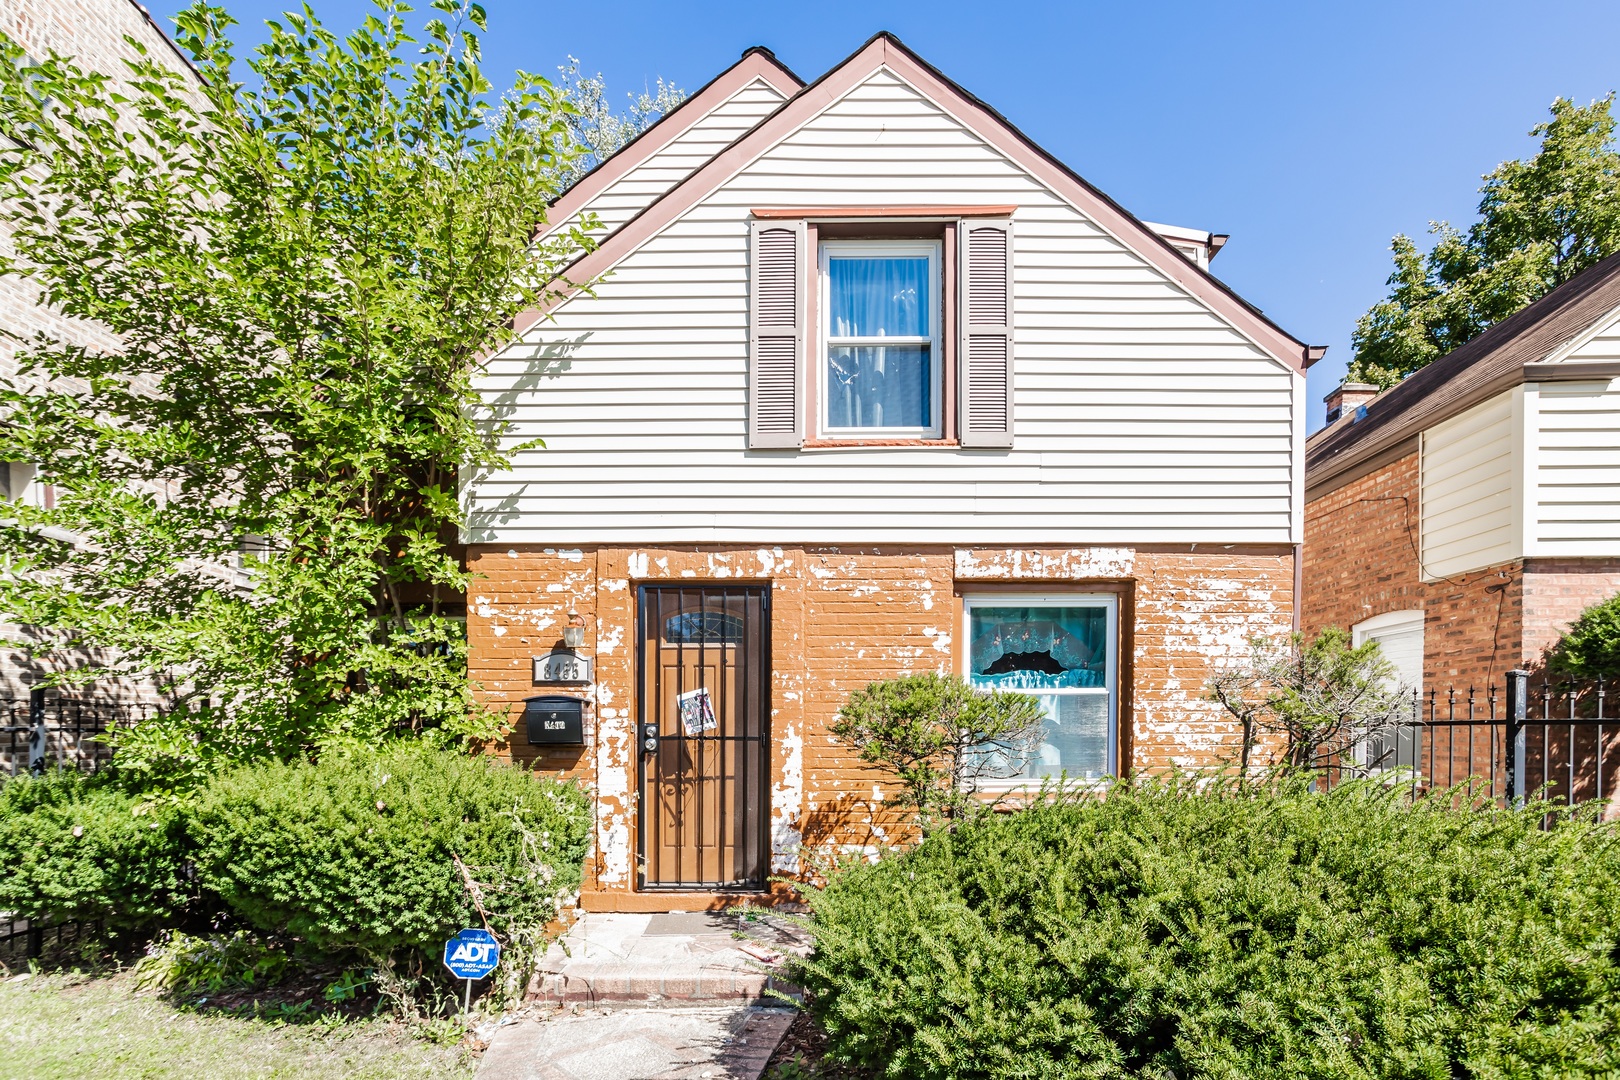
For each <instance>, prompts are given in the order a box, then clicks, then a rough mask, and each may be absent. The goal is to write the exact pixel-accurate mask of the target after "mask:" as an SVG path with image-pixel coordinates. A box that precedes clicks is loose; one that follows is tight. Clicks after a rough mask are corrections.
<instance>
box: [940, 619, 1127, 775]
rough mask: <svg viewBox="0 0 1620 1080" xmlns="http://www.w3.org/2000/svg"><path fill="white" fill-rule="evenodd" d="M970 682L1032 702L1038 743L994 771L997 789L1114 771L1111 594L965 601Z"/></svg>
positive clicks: (1114, 647)
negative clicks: (1040, 721) (1041, 714)
mask: <svg viewBox="0 0 1620 1080" xmlns="http://www.w3.org/2000/svg"><path fill="white" fill-rule="evenodd" d="M966 606H967V641H968V677H969V679H970V680H972V682H973V684H974V685H975V686H980V687H984V688H985V689H994V690H1016V691H1019V692H1021V693H1026V694H1031V695H1033V696H1035V697H1036V698H1038V699H1039V700H1040V702H1041V706H1042V708H1043V709H1044V711H1045V713H1046V731H1045V734H1044V737H1043V738H1042V740H1041V743H1040V745H1039V746H1038V747H1037V748H1036V750H1035V751H1034V752H1033V753H1032V754H1031V755H1030V756H1029V758H1028V759H1027V760H1025V761H1021V762H1015V761H1010V762H1006V763H1005V768H1003V769H999V770H998V771H999V772H1002V773H1003V775H1004V776H1005V777H1006V780H1004V781H1003V783H1012V784H1019V783H1023V782H1027V781H1030V780H1037V781H1038V780H1041V779H1044V778H1046V777H1057V776H1061V775H1064V774H1067V775H1068V776H1069V777H1071V778H1075V779H1088V780H1094V779H1098V778H1100V777H1103V776H1108V775H1112V774H1113V773H1114V772H1116V767H1115V755H1116V752H1117V747H1116V741H1115V737H1114V732H1115V724H1114V717H1115V714H1116V711H1117V710H1116V704H1117V696H1116V695H1117V691H1116V687H1115V670H1116V668H1117V666H1118V665H1117V664H1116V655H1115V653H1116V645H1115V640H1116V633H1115V626H1116V605H1115V601H1114V598H1113V597H1111V596H1095V597H1011V596H995V597H982V598H979V599H971V598H970V599H969V600H968V601H967V604H966Z"/></svg>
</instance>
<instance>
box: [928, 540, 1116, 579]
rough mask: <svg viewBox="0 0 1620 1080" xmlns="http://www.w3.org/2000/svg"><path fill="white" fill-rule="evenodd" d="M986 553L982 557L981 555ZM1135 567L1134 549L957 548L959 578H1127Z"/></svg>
mask: <svg viewBox="0 0 1620 1080" xmlns="http://www.w3.org/2000/svg"><path fill="white" fill-rule="evenodd" d="M981 556H983V558H981ZM1135 566H1136V551H1135V550H1134V549H1133V548H1106V547H1092V548H1072V549H1070V550H1067V551H1023V550H1019V549H1009V550H1006V551H994V552H991V551H973V550H971V549H968V548H957V549H956V576H957V577H958V578H968V579H975V578H977V579H983V578H1005V579H1018V578H1060V579H1061V578H1074V579H1079V578H1124V577H1130V576H1131V574H1132V572H1133V571H1134V569H1135Z"/></svg>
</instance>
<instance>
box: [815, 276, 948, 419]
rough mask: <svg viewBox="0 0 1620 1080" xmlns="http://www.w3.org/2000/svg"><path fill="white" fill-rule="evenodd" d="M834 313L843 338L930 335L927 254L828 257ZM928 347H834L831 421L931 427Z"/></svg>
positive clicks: (834, 330) (836, 332) (836, 331)
mask: <svg viewBox="0 0 1620 1080" xmlns="http://www.w3.org/2000/svg"><path fill="white" fill-rule="evenodd" d="M827 277H828V283H829V287H828V293H829V296H828V305H829V309H828V317H829V320H830V321H829V326H830V329H831V334H832V336H833V337H834V338H839V337H901V336H904V337H927V336H928V335H929V333H930V331H931V329H932V328H931V326H930V325H929V322H930V311H931V307H932V305H931V302H930V297H929V275H928V260H927V259H926V258H907V257H899V258H859V257H857V258H842V257H838V256H834V257H832V258H830V259H829V260H828V262H827ZM931 360H932V358H931V357H930V356H929V347H928V346H927V345H861V346H833V347H831V348H829V349H828V351H827V422H828V424H829V425H830V426H832V427H835V428H863V427H866V428H885V427H889V428H893V427H909V428H921V427H928V426H930V425H931V423H932V421H933V415H932V412H933V410H932V403H933V394H932V388H931V386H930V379H931V378H932V368H933V365H932V362H931Z"/></svg>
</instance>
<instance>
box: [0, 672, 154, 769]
mask: <svg viewBox="0 0 1620 1080" xmlns="http://www.w3.org/2000/svg"><path fill="white" fill-rule="evenodd" d="M153 708H154V707H153V706H151V705H146V704H139V703H130V702H120V701H104V700H95V699H91V698H78V697H73V696H71V695H66V694H58V693H55V692H52V691H47V690H33V691H30V692H29V695H28V697H26V698H0V720H3V721H4V723H3V725H0V773H4V774H6V775H10V776H15V775H17V774H18V773H22V772H27V771H28V770H29V769H30V768H35V767H41V766H42V767H43V768H46V769H54V768H73V769H79V770H81V771H83V772H94V771H96V770H97V769H99V768H101V767H102V766H103V765H105V764H107V762H108V761H110V760H112V747H111V746H110V745H109V744H108V742H107V740H106V739H105V738H103V736H104V735H106V734H107V733H108V732H110V731H112V730H114V729H115V728H119V727H129V726H131V725H134V724H137V723H139V722H140V721H141V719H142V718H144V717H147V716H150V715H151V714H152V711H153Z"/></svg>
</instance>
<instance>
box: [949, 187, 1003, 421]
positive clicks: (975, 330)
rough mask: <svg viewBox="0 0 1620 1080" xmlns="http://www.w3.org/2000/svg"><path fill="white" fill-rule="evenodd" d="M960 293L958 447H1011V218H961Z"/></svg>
mask: <svg viewBox="0 0 1620 1080" xmlns="http://www.w3.org/2000/svg"><path fill="white" fill-rule="evenodd" d="M958 231H959V233H960V234H961V241H960V242H961V245H962V247H961V257H960V258H959V259H958V260H957V265H958V267H959V270H958V275H959V276H960V278H961V282H960V285H959V290H960V296H961V308H960V320H959V321H960V324H961V348H960V350H959V355H958V361H957V363H958V364H959V365H960V367H959V369H958V370H959V375H960V383H961V391H960V395H959V396H960V399H961V406H960V423H959V426H958V429H957V430H958V432H959V433H960V434H959V438H960V440H961V443H962V445H963V446H1011V445H1012V435H1013V415H1012V389H1013V388H1012V286H1011V281H1012V222H1011V221H1010V220H1008V219H1006V218H995V219H983V220H977V221H975V220H971V219H969V220H966V221H963V222H962V223H961V225H960V226H959V227H958Z"/></svg>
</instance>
